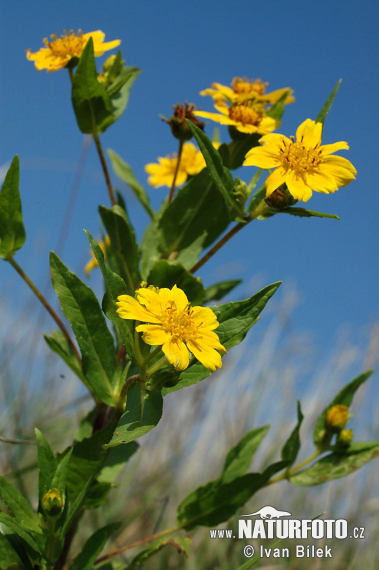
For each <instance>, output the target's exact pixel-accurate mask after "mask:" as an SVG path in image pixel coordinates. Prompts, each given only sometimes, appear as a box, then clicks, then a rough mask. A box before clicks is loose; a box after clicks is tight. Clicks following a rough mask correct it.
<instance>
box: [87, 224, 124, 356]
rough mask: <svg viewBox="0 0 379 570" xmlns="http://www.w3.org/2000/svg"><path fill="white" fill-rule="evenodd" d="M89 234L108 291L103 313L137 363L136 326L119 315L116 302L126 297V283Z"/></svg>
mask: <svg viewBox="0 0 379 570" xmlns="http://www.w3.org/2000/svg"><path fill="white" fill-rule="evenodd" d="M84 231H85V233H86V234H87V237H88V240H89V243H90V246H91V248H92V251H93V253H94V256H95V258H96V261H97V263H98V265H99V267H100V271H101V273H102V274H103V277H104V281H105V285H106V288H107V291H106V293H105V295H104V297H103V304H102V307H103V311H104V313H105V315H106V316H107V317H108V319H109V320H110V321H111V322H112V323H113V324H114V325H115V326H116V327H117V329H118V331H119V333H120V336H121V339H122V342H123V343H124V345H125V348H126V351H127V353H128V356H129V358H131V359H132V360H133V361H135V355H134V325H133V322H132V321H130V320H125V319H122V318H121V317H119V316H118V314H117V306H116V301H117V298H118V297H119V296H120V295H126V294H127V292H128V290H127V287H126V283H125V281H124V280H123V278H122V277H120V275H117V273H114V271H112V270H111V269H109V267H107V266H106V265H105V262H104V254H103V252H102V251H101V248H100V246H99V244H98V243H97V241H95V240H94V239H93V237H92V236H91V234H90V233H89V232H88V231H87V230H84Z"/></svg>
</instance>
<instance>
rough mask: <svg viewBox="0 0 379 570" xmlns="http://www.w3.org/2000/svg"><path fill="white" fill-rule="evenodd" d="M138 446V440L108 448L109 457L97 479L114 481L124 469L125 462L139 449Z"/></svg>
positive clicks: (106, 481)
mask: <svg viewBox="0 0 379 570" xmlns="http://www.w3.org/2000/svg"><path fill="white" fill-rule="evenodd" d="M138 447H139V445H138V443H137V442H136V441H131V442H130V443H127V444H125V445H119V446H118V447H111V449H110V450H108V457H107V459H106V461H105V463H104V467H103V468H102V469H101V471H100V473H99V475H98V477H97V480H98V481H100V482H101V483H114V482H115V480H116V478H117V477H118V475H119V474H120V473H121V471H122V470H123V469H124V467H125V464H126V463H127V462H128V461H129V459H130V458H131V457H132V455H134V454H135V452H136V451H137V450H138Z"/></svg>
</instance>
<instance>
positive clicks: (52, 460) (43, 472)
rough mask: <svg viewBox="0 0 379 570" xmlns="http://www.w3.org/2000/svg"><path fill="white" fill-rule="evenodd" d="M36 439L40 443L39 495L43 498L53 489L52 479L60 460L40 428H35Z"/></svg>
mask: <svg viewBox="0 0 379 570" xmlns="http://www.w3.org/2000/svg"><path fill="white" fill-rule="evenodd" d="M35 434H36V439H37V443H38V447H37V455H38V469H39V474H38V496H39V500H40V501H41V500H42V497H43V496H44V494H45V493H46V492H47V491H48V490H49V489H52V481H53V477H54V474H55V472H56V470H57V466H58V461H57V459H56V457H55V455H54V453H53V451H52V449H51V447H50V445H49V443H48V441H47V439H46V438H45V436H44V435H43V434H42V433H41V432H40V430H39V429H37V428H35Z"/></svg>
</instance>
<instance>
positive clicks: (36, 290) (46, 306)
mask: <svg viewBox="0 0 379 570" xmlns="http://www.w3.org/2000/svg"><path fill="white" fill-rule="evenodd" d="M7 261H9V263H10V264H11V265H12V267H14V268H15V270H16V271H17V273H18V274H19V275H20V276H21V277H22V278H23V280H24V281H25V283H26V284H27V285H29V287H30V289H31V290H32V291H33V293H34V294H35V295H36V297H37V298H38V299H39V300H40V301H41V303H42V305H43V306H44V307H45V309H46V310H47V311H48V312H49V313H50V315H51V316H52V317H53V319H54V321H55V322H56V323H57V325H58V327H59V328H60V329H61V331H62V333H63V334H64V336H65V337H66V339H67V342H68V344H69V345H70V348H71V350H72V352H73V354H74V356H75V358H76V360H77V361H78V362H79V364H80V366H81V365H82V360H81V358H80V356H79V353H78V351H77V349H76V346H75V345H74V343H73V342H72V340H71V338H70V335H69V333H68V331H67V329H66V327H65V326H64V324H63V322H62V321H61V319H60V318H59V317H58V315H57V314H56V312H55V311H54V309H53V308H52V307H51V305H50V304H49V303H48V302H47V300H46V299H45V297H44V296H43V295H42V293H41V292H40V291H39V289H37V287H36V286H35V285H34V283H33V281H31V280H30V279H29V277H28V276H27V275H26V273H25V272H24V271H23V270H22V269H21V267H20V266H19V264H18V263H17V261H15V260H14V258H13V257H12V256H10V257H8V258H7Z"/></svg>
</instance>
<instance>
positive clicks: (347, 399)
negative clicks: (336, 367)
mask: <svg viewBox="0 0 379 570" xmlns="http://www.w3.org/2000/svg"><path fill="white" fill-rule="evenodd" d="M372 373H373V371H372V370H369V371H368V372H364V373H363V374H360V375H359V376H357V377H356V378H354V379H353V380H352V381H351V382H349V384H347V385H346V386H345V387H344V388H342V390H341V391H340V392H338V394H337V396H336V397H335V398H333V400H332V401H331V402H330V404H329V405H328V406H327V407H326V408H325V409H324V410H323V412H322V413H321V414H320V416H319V417H318V418H317V420H316V423H315V428H314V432H313V443H314V444H315V446H316V447H317V448H318V449H320V450H321V451H322V450H323V449H325V447H327V446H328V445H329V438H328V434H327V431H326V416H327V414H328V411H329V409H330V408H332V407H333V406H336V405H337V404H342V405H343V406H347V407H349V406H350V404H351V402H352V401H353V398H354V394H355V392H356V391H357V390H358V388H359V386H360V385H361V384H363V382H365V381H366V380H367V379H368V378H369V377H370V376H371V374H372Z"/></svg>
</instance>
